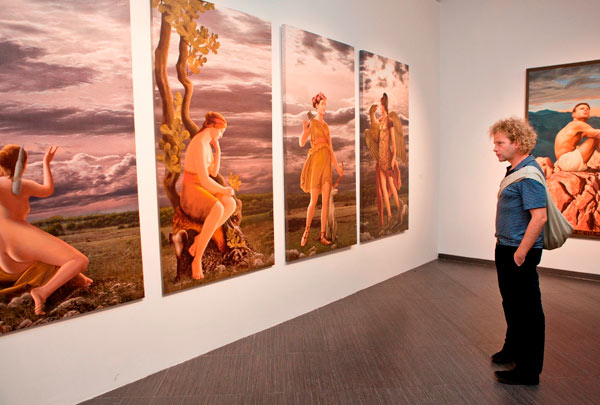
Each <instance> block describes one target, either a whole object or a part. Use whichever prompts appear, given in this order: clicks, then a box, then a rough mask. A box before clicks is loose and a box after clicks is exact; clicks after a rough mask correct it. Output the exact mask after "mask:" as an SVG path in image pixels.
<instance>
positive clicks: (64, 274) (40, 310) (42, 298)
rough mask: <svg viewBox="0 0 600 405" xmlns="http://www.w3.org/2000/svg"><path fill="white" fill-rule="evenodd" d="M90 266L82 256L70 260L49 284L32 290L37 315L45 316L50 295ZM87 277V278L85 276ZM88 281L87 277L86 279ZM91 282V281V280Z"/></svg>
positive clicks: (61, 267)
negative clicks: (45, 308) (45, 304)
mask: <svg viewBox="0 0 600 405" xmlns="http://www.w3.org/2000/svg"><path fill="white" fill-rule="evenodd" d="M88 264H89V261H88V259H87V257H85V256H84V255H80V256H78V257H76V258H74V259H72V260H69V261H68V262H66V263H65V264H63V265H62V266H60V268H59V269H58V271H57V272H56V274H54V276H52V278H51V279H50V280H48V282H47V283H46V284H44V285H42V286H40V287H36V288H34V289H32V290H31V297H32V298H33V304H34V307H33V310H34V312H35V314H36V315H43V314H44V303H45V302H46V300H47V299H48V297H49V296H50V295H52V293H53V292H54V291H56V290H57V289H58V288H60V287H62V286H63V285H64V284H65V283H66V282H67V281H69V280H71V279H73V278H74V277H75V276H77V275H78V274H81V272H82V271H84V270H85V269H86V268H87V266H88ZM83 277H85V276H83ZM85 278H86V279H87V277H85ZM89 280H90V282H91V279H89Z"/></svg>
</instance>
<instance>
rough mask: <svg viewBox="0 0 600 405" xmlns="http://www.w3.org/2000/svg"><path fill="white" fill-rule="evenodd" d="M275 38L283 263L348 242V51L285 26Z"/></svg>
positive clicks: (352, 206) (352, 230)
mask: <svg viewBox="0 0 600 405" xmlns="http://www.w3.org/2000/svg"><path fill="white" fill-rule="evenodd" d="M282 41H283V52H282V57H283V66H282V71H283V105H284V107H283V109H284V111H283V137H284V153H285V202H286V215H285V218H286V258H287V261H288V262H290V261H293V260H297V259H299V258H303V257H306V256H314V255H316V254H320V253H325V252H330V251H332V250H335V249H339V248H342V247H347V246H351V245H353V244H355V243H356V158H355V149H354V145H355V137H356V135H355V131H356V129H355V121H356V120H355V118H354V114H355V107H354V103H355V96H354V48H353V47H351V46H349V45H346V44H343V43H341V42H337V41H334V40H331V39H328V38H325V37H322V36H319V35H316V34H313V33H310V32H307V31H303V30H300V29H298V28H294V27H290V26H283V38H282ZM321 100H323V101H321ZM317 102H319V103H321V105H320V106H319V105H317V104H316V103H317ZM323 103H324V104H323ZM323 196H325V199H324V201H323Z"/></svg>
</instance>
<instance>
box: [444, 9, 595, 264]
mask: <svg viewBox="0 0 600 405" xmlns="http://www.w3.org/2000/svg"><path fill="white" fill-rule="evenodd" d="M598 16H600V2H598V1H588V0H572V1H568V2H567V1H563V0H526V1H523V0H503V1H495V0H448V1H445V0H444V1H442V2H441V16H440V19H441V29H440V34H441V56H440V60H441V79H440V82H441V88H440V99H441V104H440V123H441V128H442V130H441V132H440V147H441V159H440V166H439V169H438V170H439V176H440V190H439V192H440V205H439V218H440V221H439V252H440V253H445V254H451V255H458V256H466V257H475V258H482V259H493V255H494V253H493V252H494V244H495V239H494V217H495V209H496V193H497V191H498V185H499V183H500V180H501V179H502V177H503V176H504V171H505V167H506V166H507V164H504V163H499V162H498V160H497V159H496V156H495V155H494V154H493V153H492V148H493V145H492V142H491V141H490V140H489V138H488V128H489V127H490V126H491V125H492V124H493V123H494V122H495V121H497V120H498V119H501V118H506V117H508V116H517V117H524V114H525V69H527V68H531V67H539V66H549V65H556V64H562V63H570V62H579V61H586V60H593V59H598V58H599V57H600V53H599V50H600V47H599V45H598V38H600V23H599V21H598ZM598 252H600V241H595V240H589V239H588V240H584V239H570V240H569V241H567V243H566V244H565V246H563V247H562V248H561V249H558V250H556V251H545V252H544V254H543V258H542V262H541V265H542V266H545V267H552V268H557V269H564V270H570V271H579V272H586V273H594V274H600V266H598V262H599V259H600V254H599V253H598Z"/></svg>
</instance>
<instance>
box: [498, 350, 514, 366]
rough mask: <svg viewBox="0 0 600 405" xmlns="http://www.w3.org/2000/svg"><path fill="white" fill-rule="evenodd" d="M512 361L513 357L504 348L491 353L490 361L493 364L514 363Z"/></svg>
mask: <svg viewBox="0 0 600 405" xmlns="http://www.w3.org/2000/svg"><path fill="white" fill-rule="evenodd" d="M514 361H515V359H514V357H513V356H512V355H511V354H510V353H508V352H507V351H506V350H504V349H502V350H500V351H499V352H498V353H494V354H492V363H494V364H509V363H514Z"/></svg>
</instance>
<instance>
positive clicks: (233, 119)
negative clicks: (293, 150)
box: [152, 5, 273, 207]
mask: <svg viewBox="0 0 600 405" xmlns="http://www.w3.org/2000/svg"><path fill="white" fill-rule="evenodd" d="M160 21H161V18H160V13H158V11H157V10H156V9H153V10H152V40H153V50H154V49H156V46H157V44H158V39H159V34H160ZM196 22H197V23H198V26H200V25H204V26H205V27H206V28H207V29H208V30H209V31H210V32H214V33H216V34H218V35H219V39H218V40H219V42H220V48H219V50H218V54H216V55H215V54H212V53H210V54H208V55H207V59H208V62H206V64H205V65H204V66H203V67H202V68H200V73H198V74H194V75H192V76H190V79H191V80H192V82H193V83H194V94H193V98H192V103H191V107H190V116H191V117H192V119H193V120H194V121H195V122H196V124H197V125H198V126H202V123H203V122H204V116H205V115H206V113H207V112H208V111H217V112H219V113H221V114H223V115H224V116H225V118H226V119H227V131H226V132H225V135H224V136H223V138H222V139H221V152H222V155H221V170H220V172H221V174H222V175H223V176H224V177H225V178H227V176H228V174H229V173H230V172H233V173H234V174H238V175H240V180H241V181H242V185H241V187H240V190H239V193H242V194H243V193H257V192H260V193H264V192H272V191H273V164H272V122H271V120H272V118H271V117H272V105H271V92H272V90H271V24H270V23H268V22H266V21H263V20H260V19H258V18H256V17H253V16H250V15H248V14H244V13H241V12H238V11H235V10H230V9H226V8H220V7H219V6H218V5H217V6H216V7H215V10H210V11H207V12H206V13H200V15H199V18H198V19H197V20H196ZM178 43H179V36H178V35H177V33H176V32H175V31H172V33H171V44H170V49H169V60H168V75H169V84H170V85H171V90H172V91H173V93H175V92H181V93H182V94H183V86H182V85H181V84H180V83H179V82H178V81H177V74H176V70H175V63H176V62H177V58H178V56H179V53H178V48H177V47H178ZM161 108H162V107H161V102H160V97H159V95H158V90H157V88H156V86H155V114H154V115H155V124H156V127H157V128H158V127H159V126H160V123H161V118H162V110H161ZM159 139H160V132H159V131H158V130H157V142H158V140H159ZM184 156H185V155H184ZM157 170H158V176H159V177H158V178H159V179H162V178H163V176H164V172H165V168H164V165H163V164H162V163H161V162H158V163H157ZM159 199H160V206H161V207H166V206H170V204H169V202H168V200H167V199H166V197H165V193H164V189H163V187H162V186H161V187H159Z"/></svg>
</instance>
